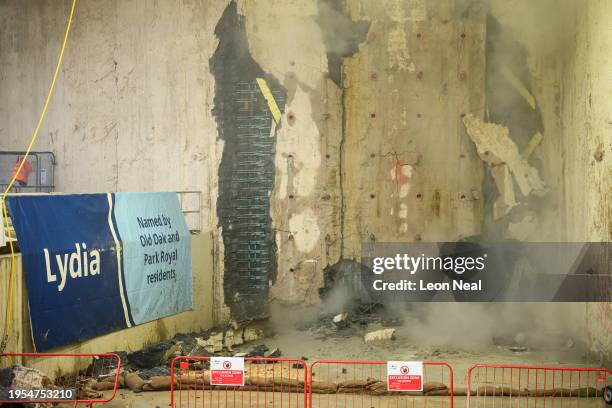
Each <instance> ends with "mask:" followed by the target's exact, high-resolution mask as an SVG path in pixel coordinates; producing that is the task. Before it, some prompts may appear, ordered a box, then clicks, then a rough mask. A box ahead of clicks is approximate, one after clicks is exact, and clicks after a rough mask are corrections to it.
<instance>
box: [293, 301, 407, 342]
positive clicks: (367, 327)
mask: <svg viewBox="0 0 612 408" xmlns="http://www.w3.org/2000/svg"><path fill="white" fill-rule="evenodd" d="M401 324H402V320H401V319H400V318H398V317H396V316H394V315H393V314H391V313H389V312H388V311H387V310H386V309H385V308H384V306H383V305H381V304H379V303H359V304H356V305H354V306H353V307H347V311H344V312H341V313H336V314H327V313H322V314H320V315H319V316H318V318H317V319H315V320H314V321H309V322H305V323H303V324H301V325H299V326H298V327H297V329H298V330H301V331H308V332H309V333H310V334H311V335H312V336H313V337H314V338H318V339H327V338H330V337H341V338H347V337H352V336H359V337H363V339H364V341H365V342H367V343H369V342H372V341H390V340H394V338H395V328H393V327H391V326H398V325H401ZM378 327H380V329H377V330H372V329H371V328H378Z"/></svg>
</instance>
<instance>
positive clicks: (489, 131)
mask: <svg viewBox="0 0 612 408" xmlns="http://www.w3.org/2000/svg"><path fill="white" fill-rule="evenodd" d="M463 123H464V125H465V128H466V130H467V133H468V135H469V136H470V138H471V139H472V141H473V142H474V144H475V145H476V150H477V151H478V155H479V156H480V158H481V159H482V160H483V161H485V162H486V163H488V164H489V165H491V166H496V165H500V164H502V163H505V164H506V165H507V166H508V169H509V170H510V172H511V173H512V175H513V176H514V180H515V181H516V183H517V184H518V186H519V189H520V191H521V194H523V195H524V196H527V195H529V194H531V193H532V192H534V193H542V192H544V191H545V189H546V186H545V184H544V182H543V181H542V179H541V178H540V175H539V174H538V171H537V170H536V169H535V168H534V167H532V166H531V165H529V163H527V161H526V160H525V158H524V157H522V156H521V154H520V153H519V151H518V148H517V147H516V144H515V143H514V142H513V141H512V139H510V135H509V132H508V128H507V127H505V126H501V125H497V124H495V123H485V122H483V121H482V120H481V119H479V118H476V117H475V116H474V115H472V114H468V115H466V116H465V117H464V118H463Z"/></svg>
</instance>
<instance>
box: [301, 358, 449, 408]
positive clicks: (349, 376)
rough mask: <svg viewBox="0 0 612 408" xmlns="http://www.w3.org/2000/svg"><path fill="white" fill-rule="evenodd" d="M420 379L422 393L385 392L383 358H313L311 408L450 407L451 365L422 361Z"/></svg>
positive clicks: (385, 365)
mask: <svg viewBox="0 0 612 408" xmlns="http://www.w3.org/2000/svg"><path fill="white" fill-rule="evenodd" d="M423 382H424V386H423V392H407V391H387V362H386V361H338V360H320V361H315V362H314V363H312V364H311V366H310V380H309V386H310V408H415V407H420V406H426V407H428V408H429V407H431V408H437V407H448V408H453V395H454V387H453V368H452V367H451V366H450V364H448V363H446V362H430V361H425V362H423Z"/></svg>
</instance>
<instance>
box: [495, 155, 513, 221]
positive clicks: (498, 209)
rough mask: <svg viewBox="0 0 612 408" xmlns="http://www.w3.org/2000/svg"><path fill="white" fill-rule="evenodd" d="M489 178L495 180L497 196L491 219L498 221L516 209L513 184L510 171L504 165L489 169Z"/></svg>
mask: <svg viewBox="0 0 612 408" xmlns="http://www.w3.org/2000/svg"><path fill="white" fill-rule="evenodd" d="M491 176H493V180H495V185H496V186H497V191H498V192H499V195H498V197H497V199H496V200H495V204H494V206H493V219H495V220H498V219H500V218H501V217H504V216H505V215H507V214H508V213H509V212H510V210H511V209H512V208H514V207H516V204H517V202H516V197H515V196H514V183H513V182H512V176H511V175H510V170H508V166H507V165H505V164H500V165H498V166H493V167H491Z"/></svg>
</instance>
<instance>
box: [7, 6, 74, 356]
mask: <svg viewBox="0 0 612 408" xmlns="http://www.w3.org/2000/svg"><path fill="white" fill-rule="evenodd" d="M76 2H77V0H73V1H72V8H71V9H70V18H69V19H68V25H67V26H66V33H65V34H64V42H63V43H62V49H61V51H60V54H59V58H58V59H57V65H56V66H55V72H54V73H53V80H52V81H51V86H50V87H49V93H48V94H47V99H46V100H45V105H44V106H43V110H42V113H41V114H40V119H38V124H37V125H36V129H34V134H33V135H32V140H30V145H29V146H28V149H27V150H26V152H25V155H24V156H23V158H22V159H21V163H20V164H19V168H18V169H17V171H15V175H14V176H13V178H12V179H11V182H10V183H9V185H8V187H7V188H6V190H5V191H4V193H3V194H2V212H3V213H4V220H5V225H6V232H7V234H8V242H9V247H10V248H11V273H10V276H9V295H8V303H7V306H6V320H5V322H4V323H5V324H4V338H3V339H2V343H1V344H0V353H3V352H4V350H5V349H6V345H7V344H8V339H9V334H10V332H11V323H12V320H13V290H14V286H15V285H14V283H15V282H14V281H15V248H14V246H13V241H12V237H11V230H10V229H9V223H8V211H7V210H6V196H7V195H8V193H9V191H11V189H12V188H13V185H14V184H15V180H16V179H17V175H18V174H19V173H20V172H21V168H22V167H23V165H24V163H25V161H26V159H27V158H28V156H29V155H30V151H31V150H32V146H33V145H34V142H35V141H36V138H37V137H38V131H39V130H40V126H41V125H42V122H43V120H44V119H45V115H46V114H47V107H48V106H49V102H50V101H51V96H52V95H53V90H54V89H55V81H56V80H57V75H58V73H59V69H60V66H61V65H62V59H63V58H64V50H65V49H66V43H67V42H68V34H69V33H70V26H71V25H72V16H73V15H74V9H75V7H76Z"/></svg>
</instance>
